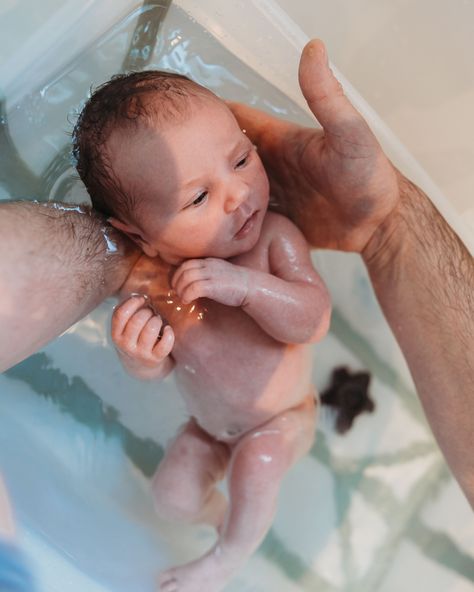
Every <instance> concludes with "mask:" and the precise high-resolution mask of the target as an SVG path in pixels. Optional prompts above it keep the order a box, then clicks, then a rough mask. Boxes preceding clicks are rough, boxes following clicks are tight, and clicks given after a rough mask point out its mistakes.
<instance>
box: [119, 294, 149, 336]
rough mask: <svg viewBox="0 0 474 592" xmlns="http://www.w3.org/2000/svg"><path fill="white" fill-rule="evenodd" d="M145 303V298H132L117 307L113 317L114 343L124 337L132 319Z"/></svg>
mask: <svg viewBox="0 0 474 592" xmlns="http://www.w3.org/2000/svg"><path fill="white" fill-rule="evenodd" d="M145 302H146V298H145V296H131V297H130V298H127V300H125V301H124V302H122V304H120V305H119V306H117V307H116V309H115V310H114V313H113V315H112V338H113V340H114V341H115V340H116V338H119V337H120V336H121V335H122V333H123V331H124V329H125V326H126V324H127V323H128V321H129V320H130V318H131V317H132V316H133V315H134V314H135V313H136V312H137V310H139V309H140V308H141V307H142V306H143V305H144V304H145Z"/></svg>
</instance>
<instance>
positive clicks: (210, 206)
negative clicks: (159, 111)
mask: <svg viewBox="0 0 474 592" xmlns="http://www.w3.org/2000/svg"><path fill="white" fill-rule="evenodd" d="M210 122H212V125H211V123H210ZM158 132H159V133H158ZM115 140H116V141H115ZM131 143H132V145H130V144H131ZM123 146H124V143H123V142H122V141H120V138H119V137H117V138H115V139H114V136H112V138H111V141H110V144H109V146H108V150H109V151H110V152H109V154H110V156H111V158H110V160H111V162H113V163H114V170H115V172H116V174H117V175H118V177H119V180H120V183H121V184H122V186H124V187H127V183H130V182H131V181H130V175H132V174H133V171H136V173H135V177H134V179H133V187H134V190H135V191H137V192H139V193H140V195H142V196H144V202H143V203H137V207H138V212H139V215H138V219H139V222H138V223H136V222H133V223H132V222H126V221H123V220H116V219H113V220H112V223H113V224H114V225H115V226H116V227H117V228H120V229H121V230H122V231H124V232H126V233H127V234H128V235H129V236H130V237H131V238H133V240H135V241H136V242H137V243H138V244H139V245H140V246H141V248H142V249H143V250H144V252H145V253H146V255H144V256H143V257H142V258H141V259H140V260H139V262H138V263H137V265H136V267H135V270H134V271H133V272H132V274H131V275H130V277H129V279H128V281H127V282H126V284H125V285H124V287H123V290H122V292H123V293H124V294H131V293H137V292H139V293H146V294H147V296H148V298H147V299H145V298H144V297H142V296H132V297H130V298H127V299H126V300H125V302H124V303H123V304H121V305H120V306H119V307H118V308H117V309H116V310H115V312H114V315H113V319H112V337H113V339H114V342H115V344H116V346H117V348H118V350H119V352H120V356H121V359H122V361H123V363H124V365H125V367H126V368H127V369H128V370H129V371H130V372H132V373H133V374H134V375H136V376H138V377H141V378H147V379H160V378H163V377H164V376H165V375H166V374H167V373H168V372H169V371H171V370H172V369H174V371H175V375H176V379H177V383H178V385H179V388H180V391H181V393H182V395H183V397H184V400H185V402H186V405H187V409H188V411H189V413H190V415H191V416H192V419H191V420H190V421H189V423H188V424H187V425H186V426H184V427H183V429H182V430H181V432H180V433H179V434H178V436H177V437H176V439H175V440H174V441H173V443H172V445H171V446H170V448H169V449H168V451H167V453H166V456H165V458H164V460H163V461H162V463H161V464H160V466H159V468H158V470H157V473H156V475H155V477H154V480H153V492H154V498H155V505H156V508H157V510H158V512H159V513H160V514H161V515H162V516H163V517H168V518H169V517H174V518H175V519H177V520H182V521H188V522H207V523H209V524H211V525H212V526H214V527H216V528H217V529H218V532H219V537H218V541H217V543H216V545H215V546H214V547H213V548H212V549H211V550H210V551H209V552H208V553H207V554H206V555H205V556H203V557H201V558H199V559H197V560H196V561H194V562H192V563H190V564H187V565H185V566H179V567H175V568H172V569H170V570H167V571H166V572H164V573H163V574H161V577H160V590H162V591H163V592H172V591H178V590H179V591H180V592H194V591H196V592H197V591H198V590H203V589H205V590H207V591H209V592H218V591H219V590H222V589H223V587H224V586H225V584H226V583H227V582H228V581H229V579H230V578H231V577H232V576H233V575H234V574H235V572H236V571H237V570H238V569H239V568H240V567H241V566H242V564H243V563H244V562H245V561H246V559H247V558H248V557H249V556H250V554H251V553H252V552H253V551H254V550H255V549H256V548H257V547H258V545H259V544H260V542H261V541H262V539H263V537H264V536H265V534H266V532H267V531H268V528H269V527H270V525H271V521H272V518H273V515H274V512H275V508H276V502H277V497H278V491H279V487H280V483H281V480H282V479H283V477H284V475H285V473H286V472H287V470H288V468H289V467H290V466H291V465H292V464H294V462H296V460H298V459H299V458H300V457H301V456H302V455H303V454H305V453H306V452H307V451H308V449H309V448H310V447H311V444H312V442H313V439H314V429H315V420H316V407H315V400H314V395H315V393H314V389H313V388H312V386H311V377H310V375H311V364H310V350H309V348H308V344H310V343H313V342H315V341H319V340H320V339H321V338H322V337H323V336H324V335H325V333H326V332H327V330H328V326H329V318H330V302H329V296H328V294H327V291H326V289H325V287H324V285H323V283H322V281H321V279H320V277H319V275H318V274H317V273H316V271H315V270H314V268H313V266H312V263H311V259H310V255H309V250H308V247H307V243H306V241H305V240H304V238H303V236H302V234H301V233H300V231H299V230H298V229H297V228H296V227H295V226H294V225H293V224H292V223H291V222H290V221H289V220H288V219H286V218H284V217H282V216H281V215H279V214H275V213H269V212H267V204H268V182H267V178H266V175H265V172H264V169H263V167H262V165H261V162H260V159H259V157H258V155H257V153H256V152H255V150H254V148H253V146H252V144H251V143H250V141H249V140H248V138H247V137H246V136H245V135H244V134H243V133H242V131H241V130H240V128H239V126H238V125H237V123H236V121H235V119H234V117H233V116H232V114H231V112H230V111H229V110H228V108H227V107H226V106H225V105H224V104H223V103H222V102H220V101H217V100H216V99H213V100H212V101H211V100H209V101H205V102H200V103H199V104H196V105H195V106H194V107H193V110H192V113H191V114H190V115H189V116H188V117H187V118H186V120H185V122H183V123H181V124H176V123H174V125H170V126H168V127H165V130H164V131H163V130H157V133H156V134H153V133H151V132H150V131H148V135H147V137H145V138H144V137H142V136H141V135H140V134H138V135H137V137H135V138H133V139H130V138H129V139H128V143H127V147H126V154H125V152H124V153H122V149H123ZM148 196H149V197H148ZM158 253H159V254H160V256H161V257H157V254H158ZM163 319H166V325H165V326H164V324H163ZM226 474H227V476H228V480H229V495H230V500H229V501H230V503H229V504H228V505H227V502H226V500H225V498H224V497H223V496H222V494H221V493H219V492H218V491H217V489H216V483H217V482H218V481H219V480H221V479H222V478H223V477H224V476H225V475H226Z"/></svg>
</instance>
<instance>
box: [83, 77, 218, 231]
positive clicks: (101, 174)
mask: <svg viewBox="0 0 474 592" xmlns="http://www.w3.org/2000/svg"><path fill="white" fill-rule="evenodd" d="M156 94H158V95H159V98H160V101H159V102H158V104H157V102H155V101H152V100H150V99H151V98H153V97H154V96H155V95H156ZM199 96H201V97H204V96H207V97H209V96H215V95H213V93H211V91H209V90H207V89H206V88H205V87H203V86H200V85H199V84H197V83H195V82H194V81H193V80H191V79H190V78H187V77H186V76H183V75H181V74H177V73H174V72H165V71H161V70H145V71H143V72H132V73H130V74H119V75H116V76H113V77H112V78H111V79H110V80H109V81H108V82H106V83H105V84H103V85H101V86H99V87H98V88H97V89H96V90H95V91H94V92H93V94H92V95H91V97H90V99H89V100H88V101H87V103H86V104H85V106H84V108H83V110H82V112H81V113H80V115H79V118H78V120H77V122H76V124H75V126H74V131H73V134H72V138H73V155H74V157H75V159H76V168H77V172H78V173H79V176H80V177H81V179H82V181H83V182H84V184H85V186H86V189H87V191H88V192H89V195H90V198H91V200H92V205H93V206H94V208H95V209H96V210H98V211H100V212H102V213H103V214H104V215H106V216H115V217H117V218H119V219H122V220H123V219H126V220H130V219H131V220H134V219H135V217H134V211H135V209H136V197H137V196H133V195H132V194H131V193H130V192H126V191H125V190H124V188H123V186H122V184H121V183H120V180H119V179H118V177H117V175H116V174H115V173H114V170H113V163H111V162H110V158H109V154H108V151H107V149H106V143H107V141H108V139H109V138H110V135H111V133H112V132H113V131H114V130H117V129H122V130H130V131H131V132H133V131H136V130H138V129H141V128H146V127H147V126H150V125H151V124H156V122H157V121H158V122H159V123H161V122H163V123H164V122H165V121H172V120H173V119H177V118H180V117H184V116H185V114H186V110H187V107H188V105H189V100H190V99H191V98H193V97H199Z"/></svg>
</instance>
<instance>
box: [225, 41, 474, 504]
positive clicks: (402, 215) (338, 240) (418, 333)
mask: <svg viewBox="0 0 474 592" xmlns="http://www.w3.org/2000/svg"><path fill="white" fill-rule="evenodd" d="M299 78H300V85H301V89H302V91H303V94H304V96H305V98H306V100H307V102H308V105H309V107H310V108H311V110H312V112H313V113H314V115H315V117H316V119H317V120H318V121H319V123H320V124H321V125H322V127H323V130H316V129H309V128H301V127H299V126H296V125H293V124H291V123H288V122H285V121H281V120H278V119H276V118H273V117H271V116H269V115H267V114H265V113H262V112H260V111H257V110H255V109H252V108H250V107H247V106H245V105H239V104H233V105H231V107H232V109H233V112H234V114H235V115H236V117H237V119H238V120H239V122H240V124H241V125H242V127H244V128H245V129H246V130H247V134H248V135H249V137H250V138H251V139H252V140H253V141H254V142H255V143H256V144H257V145H258V149H259V154H260V156H261V158H262V161H263V163H264V164H265V167H266V170H267V171H268V172H269V178H270V184H271V190H272V195H275V197H276V198H278V199H279V201H280V204H281V208H282V210H283V211H284V212H286V213H287V214H288V215H289V216H290V217H291V218H292V219H293V220H294V221H295V222H296V224H297V225H298V226H299V227H300V228H301V229H302V230H303V232H304V234H305V236H306V238H307V240H308V241H309V242H310V244H311V245H313V246H315V247H319V248H331V249H340V250H344V251H355V252H358V253H360V254H361V255H362V258H363V260H364V262H365V264H366V266H367V268H368V271H369V273H370V277H371V280H372V283H373V286H374V289H375V292H376V295H377V298H378V300H379V302H380V305H381V307H382V310H383V312H384V314H385V316H386V319H387V321H388V323H389V325H390V327H391V328H392V330H393V332H394V334H395V337H396V338H397V340H398V343H399V345H400V347H401V349H402V351H403V354H404V355H405V358H406V360H407V362H408V364H409V367H410V370H411V373H412V376H413V379H414V381H415V385H416V387H417V391H418V394H419V396H420V399H421V402H422V404H423V407H424V410H425V413H426V416H427V419H428V421H429V423H430V425H431V428H432V430H433V433H434V434H435V436H436V438H437V441H438V444H439V446H440V448H441V450H442V452H443V454H444V455H445V457H446V460H447V462H448V464H449V466H450V468H451V470H452V472H453V474H454V476H455V477H456V479H457V480H458V482H459V483H460V485H461V487H462V488H463V490H464V493H465V495H466V497H467V499H468V500H469V501H470V503H471V505H472V506H473V507H474V455H473V454H471V453H470V452H469V451H472V450H473V449H474V425H473V418H474V259H473V257H472V255H471V254H470V253H469V252H468V250H467V249H466V248H465V246H464V245H463V243H462V242H461V241H460V240H459V238H458V237H457V236H456V234H455V232H454V231H453V230H452V229H451V228H450V227H449V226H448V224H447V223H446V222H445V220H444V219H443V217H442V216H441V215H440V214H439V212H438V211H437V210H436V208H435V207H434V206H433V204H432V203H431V202H430V200H429V199H428V197H427V196H426V195H425V194H424V193H423V192H422V191H421V190H420V189H419V188H418V187H416V186H415V185H414V184H413V183H411V182H410V181H409V180H408V179H406V178H405V177H404V176H403V175H402V174H401V173H400V172H398V171H397V170H396V169H395V168H394V167H393V166H392V164H391V163H390V161H389V160H388V159H387V157H386V156H385V155H384V153H383V151H382V149H381V148H380V146H379V144H378V142H377V141H376V139H375V137H374V136H373V134H372V132H371V131H370V129H369V127H368V126H367V124H366V123H365V121H364V120H363V119H362V117H361V116H360V115H359V113H358V112H357V111H356V110H355V109H354V108H353V107H352V105H351V104H350V102H349V101H348V99H347V98H346V97H345V95H344V92H343V90H342V88H341V86H340V84H339V83H338V81H337V80H336V79H335V77H334V76H333V74H332V72H331V70H330V69H329V67H328V63H327V55H326V50H325V47H324V45H323V43H322V42H321V41H319V40H313V41H311V42H310V43H309V44H308V45H307V46H306V47H305V49H304V51H303V54H302V57H301V62H300V71H299Z"/></svg>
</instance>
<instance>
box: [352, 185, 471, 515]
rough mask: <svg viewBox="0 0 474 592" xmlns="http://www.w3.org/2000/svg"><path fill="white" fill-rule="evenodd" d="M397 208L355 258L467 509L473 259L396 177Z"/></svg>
mask: <svg viewBox="0 0 474 592" xmlns="http://www.w3.org/2000/svg"><path fill="white" fill-rule="evenodd" d="M399 183H400V189H401V201H400V204H399V207H398V208H397V211H396V212H395V213H394V214H393V215H392V217H391V219H390V220H389V221H388V222H387V224H386V225H385V227H384V228H381V229H380V230H379V232H378V233H377V235H376V236H374V237H373V239H372V241H371V243H369V245H368V247H367V249H366V250H365V252H364V254H363V256H364V260H365V262H366V265H367V268H368V270H369V273H370V276H371V279H372V283H373V285H374V289H375V292H376V294H377V297H378V300H379V302H380V304H381V307H382V309H383V311H384V313H385V316H386V318H387V320H388V322H389V324H390V326H391V328H392V330H393V332H394V334H395V336H396V338H397V340H398V343H399V344H400V347H401V349H402V351H403V353H404V355H405V357H406V360H407V362H408V365H409V367H410V371H411V373H412V376H413V379H414V382H415V385H416V388H417V391H418V394H419V396H420V399H421V402H422V404H423V407H424V410H425V413H426V416H427V418H428V421H429V423H430V425H431V427H432V430H433V433H434V435H435V437H436V439H437V441H438V443H439V446H440V448H441V450H442V451H443V453H444V455H445V457H446V459H447V461H448V464H449V465H450V467H451V470H452V471H453V473H454V475H455V477H456V478H457V480H458V481H459V483H460V485H461V487H462V488H463V489H464V492H465V494H466V496H467V498H468V499H469V501H470V503H471V505H473V507H474V432H473V430H472V421H473V418H474V260H473V258H472V256H471V255H470V253H469V252H468V251H467V249H466V248H465V247H464V245H463V244H462V242H461V241H460V240H459V239H458V237H457V236H456V234H455V233H454V232H453V231H452V229H451V228H450V227H449V226H448V224H447V223H446V222H445V221H444V219H443V218H442V216H441V215H440V214H439V212H438V211H437V210H436V209H435V207H434V206H433V205H432V204H431V202H430V201H429V199H428V198H427V197H426V195H425V194H424V193H423V192H422V191H421V190H420V189H418V188H417V187H416V186H415V185H413V184H412V183H410V182H409V181H408V180H407V179H405V178H404V177H402V176H400V178H399Z"/></svg>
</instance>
